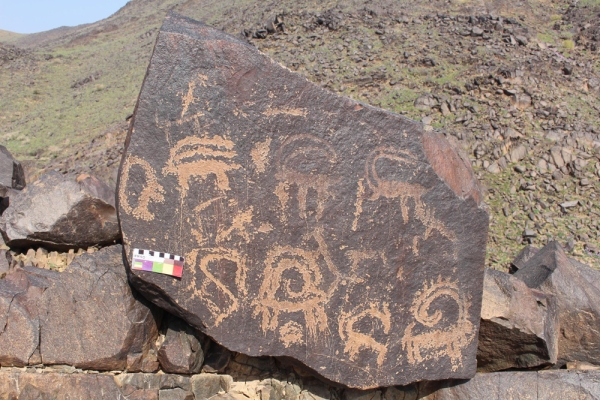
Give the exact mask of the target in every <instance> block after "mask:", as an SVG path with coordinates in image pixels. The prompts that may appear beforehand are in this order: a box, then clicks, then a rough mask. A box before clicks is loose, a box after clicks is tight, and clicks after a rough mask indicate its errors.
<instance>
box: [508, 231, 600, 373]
mask: <svg viewBox="0 0 600 400" xmlns="http://www.w3.org/2000/svg"><path fill="white" fill-rule="evenodd" d="M514 276H515V277H517V278H519V279H521V280H523V281H524V282H525V284H526V285H527V286H529V287H530V288H536V289H539V290H542V291H543V292H545V293H548V294H551V295H553V296H554V297H555V298H556V300H557V309H558V321H559V323H558V332H559V334H558V362H557V366H563V365H565V364H566V363H567V362H569V361H586V362H590V363H598V360H600V346H598V343H600V271H598V270H595V269H592V268H590V267H588V266H587V265H585V264H582V263H580V262H578V261H576V260H573V259H569V258H568V257H567V256H566V254H565V253H564V250H563V249H562V247H561V246H560V244H558V243H557V242H550V243H548V244H547V245H546V246H545V247H543V248H542V249H541V250H540V251H539V252H537V253H536V254H535V255H534V256H533V257H532V258H531V259H529V260H528V261H527V262H526V263H525V265H524V266H523V268H521V269H519V271H517V272H516V273H515V274H514Z"/></svg>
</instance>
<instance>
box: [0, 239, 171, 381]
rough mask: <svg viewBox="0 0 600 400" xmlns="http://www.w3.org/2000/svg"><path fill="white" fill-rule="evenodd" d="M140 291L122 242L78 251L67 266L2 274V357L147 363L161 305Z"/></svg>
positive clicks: (98, 366)
mask: <svg viewBox="0 0 600 400" xmlns="http://www.w3.org/2000/svg"><path fill="white" fill-rule="evenodd" d="M136 296H139V295H137V294H134V293H132V291H131V288H130V287H129V284H128V282H127V275H126V272H125V268H124V266H123V261H122V247H121V246H113V247H109V248H105V249H102V250H100V251H98V252H96V253H93V254H86V255H83V256H81V257H78V258H77V259H76V260H75V261H73V263H71V265H69V267H68V268H67V269H66V270H65V271H64V272H56V271H49V270H44V269H39V268H35V267H25V268H16V269H15V270H14V271H13V272H10V273H9V274H8V275H7V276H6V278H5V279H2V280H0V325H1V326H3V327H4V328H3V330H2V332H0V365H2V366H25V365H35V364H41V363H43V364H46V365H51V364H66V365H72V366H75V367H78V368H86V369H94V370H126V369H127V370H130V371H131V370H132V371H139V370H143V369H144V367H145V366H146V365H148V364H152V360H150V362H149V361H148V360H147V359H148V357H149V355H151V350H152V346H153V345H154V342H155V341H156V339H157V337H158V327H157V325H158V324H157V319H158V318H159V317H160V313H159V312H158V311H156V310H153V306H152V307H149V306H148V305H147V304H146V300H144V299H143V298H141V299H137V298H136ZM153 313H154V314H153ZM155 314H156V316H155ZM154 361H155V364H156V367H158V363H157V362H156V357H154Z"/></svg>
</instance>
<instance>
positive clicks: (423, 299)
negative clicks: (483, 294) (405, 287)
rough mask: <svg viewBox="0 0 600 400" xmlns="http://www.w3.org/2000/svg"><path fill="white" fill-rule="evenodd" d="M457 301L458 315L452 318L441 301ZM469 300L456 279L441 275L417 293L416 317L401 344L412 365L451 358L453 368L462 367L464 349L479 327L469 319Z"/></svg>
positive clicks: (414, 313) (413, 309)
mask: <svg viewBox="0 0 600 400" xmlns="http://www.w3.org/2000/svg"><path fill="white" fill-rule="evenodd" d="M448 301H451V302H454V303H455V305H456V313H455V314H456V316H455V317H454V318H453V319H450V318H449V317H448V316H445V315H444V313H443V312H442V311H441V310H440V309H436V307H441V306H442V305H443V304H442V303H441V302H448ZM469 306H470V304H469V301H468V300H467V299H466V298H465V294H464V293H462V292H461V291H460V289H459V287H458V284H457V283H456V282H451V281H447V280H444V279H442V277H439V278H438V280H437V282H431V283H430V284H429V285H427V286H425V287H424V288H423V289H422V290H420V291H419V292H417V295H416V298H415V300H414V302H413V304H412V307H411V308H410V311H411V313H412V315H413V317H414V319H415V321H413V322H411V323H410V324H409V325H408V327H407V328H406V330H405V331H404V337H403V338H402V347H403V348H404V350H406V352H407V357H408V361H409V363H410V364H412V365H416V364H421V363H423V362H425V361H428V360H433V361H439V360H440V359H442V358H446V357H447V358H449V359H450V362H451V364H452V370H453V371H456V370H458V368H460V367H462V359H463V354H462V352H463V351H464V349H465V348H466V347H467V346H468V345H469V344H470V343H471V342H472V341H473V339H474V338H475V333H476V327H475V325H473V324H472V323H471V321H469V319H468V316H469V313H468V311H469Z"/></svg>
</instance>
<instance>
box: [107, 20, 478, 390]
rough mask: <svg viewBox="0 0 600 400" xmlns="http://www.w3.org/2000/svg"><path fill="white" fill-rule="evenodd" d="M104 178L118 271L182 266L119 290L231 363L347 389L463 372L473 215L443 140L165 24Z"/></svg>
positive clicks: (261, 59)
mask: <svg viewBox="0 0 600 400" xmlns="http://www.w3.org/2000/svg"><path fill="white" fill-rule="evenodd" d="M119 180H120V182H119V195H118V202H119V205H118V209H119V218H120V223H121V228H122V231H123V239H124V244H125V247H126V255H127V258H128V261H129V263H131V257H132V251H133V249H134V248H139V249H145V250H150V251H157V252H166V253H170V254H176V255H180V256H183V257H184V258H185V263H184V270H183V276H182V278H181V279H178V278H174V277H171V276H167V275H162V274H157V273H153V272H147V271H139V270H132V271H131V282H132V284H133V285H135V287H136V288H137V289H139V290H140V291H141V292H142V293H143V294H144V295H145V296H146V297H147V298H148V299H151V300H152V301H154V302H155V303H156V304H158V305H160V306H161V307H164V308H166V309H167V310H169V311H170V312H171V313H173V314H175V315H177V316H180V317H182V318H183V319H185V320H186V321H187V322H188V323H190V324H191V325H193V326H194V327H196V328H197V329H200V330H202V331H203V332H204V333H206V334H207V335H208V336H210V337H212V338H214V339H215V340H216V341H217V342H219V343H220V344H222V345H224V346H225V347H227V348H229V349H230V350H232V351H235V352H240V353H244V354H247V355H251V356H262V355H269V356H285V357H289V358H291V359H294V360H297V361H298V362H300V363H302V364H304V365H305V366H307V367H309V368H311V369H312V370H313V371H316V372H317V373H318V374H321V375H322V376H324V377H325V378H327V379H330V380H333V381H336V382H338V383H342V384H345V385H348V386H352V387H357V388H370V387H378V386H390V385H400V384H407V383H410V382H414V381H418V380H423V379H427V380H437V379H446V378H467V377H471V376H472V375H473V374H474V373H475V369H476V363H475V355H476V349H477V332H478V327H479V312H480V308H481V293H482V282H483V262H484V258H485V242H486V237H487V222H488V216H487V212H486V211H485V208H484V206H483V205H482V204H481V203H480V202H481V198H482V196H481V192H480V190H479V187H478V184H477V182H476V180H475V178H474V176H473V173H472V171H471V168H470V166H469V163H468V162H466V161H465V160H464V159H463V158H462V157H460V155H459V154H458V153H457V152H456V151H455V150H454V148H453V147H452V146H451V145H450V144H449V143H448V142H447V141H446V140H445V139H444V136H443V135H441V134H438V133H427V132H424V130H423V127H422V125H421V124H420V123H417V122H415V121H411V120H408V119H406V118H404V117H402V116H399V115H396V114H393V113H391V112H388V111H385V110H381V109H377V108H375V107H371V106H369V105H366V104H362V103H358V102H356V101H354V100H351V99H348V98H344V97H340V96H337V95H335V94H333V93H330V92H328V91H326V90H324V89H322V88H321V87H319V86H317V85H314V84H312V83H310V82H308V81H307V80H306V79H305V78H303V77H301V76H300V75H297V74H295V73H293V72H291V71H289V70H287V69H285V68H283V67H281V66H279V65H278V64H277V63H275V62H273V61H272V60H271V59H269V58H268V57H267V56H265V55H263V54H261V53H259V52H258V51H256V49H254V48H253V47H251V46H249V45H248V44H247V43H245V42H243V41H240V40H238V39H236V38H234V37H232V36H229V35H227V34H225V33H223V32H220V31H218V30H216V29H213V28H211V27H208V26H206V25H202V24H200V23H198V22H195V21H192V20H189V19H186V18H183V17H179V16H176V15H174V14H172V15H170V16H169V17H167V19H166V21H165V24H164V25H163V27H162V30H161V32H160V34H159V36H158V41H157V44H156V47H155V51H154V54H153V57H152V60H151V63H150V66H149V70H148V74H147V76H146V79H145V81H144V85H143V88H142V91H141V93H140V97H139V102H138V105H137V107H136V112H135V115H134V117H133V125H132V129H131V132H130V133H129V136H128V139H127V148H126V151H125V153H124V158H123V161H122V165H121V170H120V179H119Z"/></svg>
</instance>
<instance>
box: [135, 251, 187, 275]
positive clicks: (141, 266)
mask: <svg viewBox="0 0 600 400" xmlns="http://www.w3.org/2000/svg"><path fill="white" fill-rule="evenodd" d="M132 259H133V267H132V269H135V270H138V271H149V272H156V273H159V274H165V275H170V276H175V277H177V278H181V275H182V273H183V257H181V256H176V255H174V254H169V253H159V252H158V251H152V250H142V249H133V257H132Z"/></svg>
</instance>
